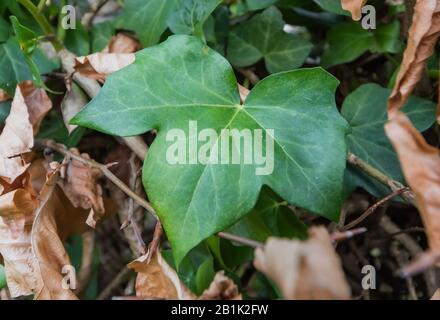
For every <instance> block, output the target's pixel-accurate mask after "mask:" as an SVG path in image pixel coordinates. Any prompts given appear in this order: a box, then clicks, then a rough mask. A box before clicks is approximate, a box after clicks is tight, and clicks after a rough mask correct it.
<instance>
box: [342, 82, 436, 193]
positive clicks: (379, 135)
mask: <svg viewBox="0 0 440 320" xmlns="http://www.w3.org/2000/svg"><path fill="white" fill-rule="evenodd" d="M390 94H391V89H385V88H382V87H380V86H379V85H377V84H372V83H370V84H365V85H363V86H361V87H359V88H358V89H356V90H355V91H354V92H352V93H351V94H350V95H349V96H348V97H347V98H346V99H345V101H344V104H343V106H342V110H341V113H342V116H344V118H345V119H346V120H347V121H348V122H349V124H350V126H351V133H350V134H349V135H348V136H347V143H348V149H349V150H350V151H351V152H353V153H354V154H356V155H357V156H359V157H360V158H361V159H362V160H364V161H365V162H367V163H368V164H370V165H372V166H374V167H376V168H377V169H379V170H381V171H382V172H383V173H385V174H386V175H388V176H390V177H392V178H393V179H395V180H397V181H400V182H404V177H403V174H402V171H401V169H400V165H399V160H398V158H397V155H396V153H395V151H394V148H393V147H392V145H391V144H390V142H389V140H388V138H387V136H386V135H385V131H384V125H385V123H386V121H387V115H386V110H387V108H386V106H387V100H388V97H389V96H390ZM402 110H403V112H405V113H406V114H407V115H408V117H409V118H410V119H411V121H412V123H413V124H414V126H415V127H416V128H417V129H418V130H419V131H423V130H426V129H427V128H429V127H430V126H431V125H432V124H433V123H434V121H435V110H436V106H435V103H433V102H432V101H429V100H426V99H422V98H418V97H410V98H409V100H408V102H407V104H406V105H405V106H404V108H403V109H402ZM345 183H346V184H348V185H349V186H347V189H348V192H349V191H352V190H353V189H354V188H355V187H356V186H360V187H362V188H364V189H366V190H367V191H368V192H370V193H371V194H373V195H375V196H377V197H381V196H384V195H385V194H388V193H389V189H388V188H387V187H385V186H382V185H381V184H379V183H378V182H376V181H375V180H373V179H372V178H370V177H369V176H367V175H365V174H364V173H363V172H361V171H359V170H357V169H355V168H352V167H348V170H347V172H346V177H345Z"/></svg>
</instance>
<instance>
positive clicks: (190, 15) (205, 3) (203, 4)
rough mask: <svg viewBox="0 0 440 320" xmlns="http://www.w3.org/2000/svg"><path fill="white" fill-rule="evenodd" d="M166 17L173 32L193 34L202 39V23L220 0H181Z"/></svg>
mask: <svg viewBox="0 0 440 320" xmlns="http://www.w3.org/2000/svg"><path fill="white" fill-rule="evenodd" d="M182 1H183V2H182V3H181V4H180V5H179V7H178V9H177V10H176V11H174V12H173V13H172V14H171V15H170V16H169V17H168V27H169V28H170V29H171V31H172V32H173V33H175V34H188V35H191V34H192V35H195V36H197V37H198V38H200V39H204V38H205V37H204V32H203V25H204V23H205V22H206V20H207V19H208V17H209V16H210V15H211V13H212V12H213V11H214V9H215V8H216V7H217V6H218V5H219V4H220V3H221V0H182Z"/></svg>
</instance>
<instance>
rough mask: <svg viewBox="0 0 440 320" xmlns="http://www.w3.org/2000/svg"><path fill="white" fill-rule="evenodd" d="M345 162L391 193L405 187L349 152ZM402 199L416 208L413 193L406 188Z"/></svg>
mask: <svg viewBox="0 0 440 320" xmlns="http://www.w3.org/2000/svg"><path fill="white" fill-rule="evenodd" d="M347 161H348V163H350V164H351V165H353V166H356V167H358V168H359V169H361V170H362V171H364V172H365V173H366V174H368V175H369V176H370V177H372V178H374V179H376V180H377V181H379V182H380V183H382V184H383V185H385V186H387V187H389V188H390V189H391V191H392V192H395V191H397V190H399V189H402V188H405V186H404V185H403V184H402V183H400V182H399V181H396V180H393V179H392V178H390V177H388V176H387V175H386V174H385V173H383V172H381V171H380V170H378V169H376V168H375V167H373V166H372V165H370V164H368V163H366V162H365V161H364V160H362V159H361V158H359V157H358V156H356V155H355V154H353V153H351V152H349V153H348V155H347ZM402 197H403V198H404V199H405V200H406V201H408V202H409V203H411V204H412V205H414V206H416V202H415V196H414V193H413V192H412V191H411V189H409V188H408V189H407V190H405V192H403V193H402Z"/></svg>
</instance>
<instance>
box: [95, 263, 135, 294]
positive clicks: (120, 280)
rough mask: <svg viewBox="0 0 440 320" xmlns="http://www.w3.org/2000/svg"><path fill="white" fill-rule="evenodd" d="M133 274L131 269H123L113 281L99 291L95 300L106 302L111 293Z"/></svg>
mask: <svg viewBox="0 0 440 320" xmlns="http://www.w3.org/2000/svg"><path fill="white" fill-rule="evenodd" d="M132 273H133V271H132V270H131V269H128V268H127V267H124V268H123V269H122V270H121V271H120V272H119V273H118V274H117V275H116V277H114V278H113V280H112V281H111V282H110V283H109V284H108V286H106V287H105V288H104V290H102V291H101V293H100V294H99V295H98V297H97V298H96V300H106V299H108V298H110V297H111V295H112V293H113V291H115V290H116V289H117V288H118V287H119V286H120V285H122V284H123V283H124V282H125V281H127V280H128V278H129V277H130V275H131V274H132Z"/></svg>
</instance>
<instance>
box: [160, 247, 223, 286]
mask: <svg viewBox="0 0 440 320" xmlns="http://www.w3.org/2000/svg"><path fill="white" fill-rule="evenodd" d="M161 253H162V256H163V258H164V259H165V260H166V261H167V262H168V264H169V265H170V266H171V267H172V268H173V269H175V270H176V271H177V274H178V276H179V278H180V280H182V282H183V283H184V284H185V285H186V286H187V287H188V288H189V289H190V290H191V291H192V292H195V293H198V294H199V293H202V292H203V291H204V290H205V289H207V288H208V286H209V284H210V283H211V281H209V282H208V280H210V279H209V278H210V277H211V275H212V278H214V274H215V270H214V259H213V257H212V254H211V252H210V250H209V249H208V246H207V245H206V243H204V242H203V243H201V244H199V245H198V246H196V247H195V248H193V249H192V250H191V251H190V252H189V253H188V255H187V256H186V257H185V258H184V259H183V260H182V262H181V263H180V264H179V267H178V268H176V264H175V260H174V259H173V252H172V250H171V249H169V250H162V251H161ZM211 280H212V279H211Z"/></svg>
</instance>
